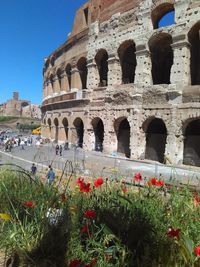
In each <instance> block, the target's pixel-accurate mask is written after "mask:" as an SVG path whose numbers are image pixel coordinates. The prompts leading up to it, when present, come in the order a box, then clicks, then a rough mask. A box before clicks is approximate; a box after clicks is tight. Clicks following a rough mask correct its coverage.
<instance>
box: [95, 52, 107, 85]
mask: <svg viewBox="0 0 200 267" xmlns="http://www.w3.org/2000/svg"><path fill="white" fill-rule="evenodd" d="M95 60H96V63H97V67H98V71H99V86H100V87H102V86H107V85H108V54H107V52H106V50H100V51H99V52H98V53H97V55H96V57H95Z"/></svg>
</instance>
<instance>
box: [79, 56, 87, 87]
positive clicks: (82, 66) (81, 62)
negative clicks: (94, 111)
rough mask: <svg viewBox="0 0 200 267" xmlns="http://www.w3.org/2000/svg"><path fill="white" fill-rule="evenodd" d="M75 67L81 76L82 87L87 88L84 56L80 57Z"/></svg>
mask: <svg viewBox="0 0 200 267" xmlns="http://www.w3.org/2000/svg"><path fill="white" fill-rule="evenodd" d="M77 67H78V70H79V74H80V77H81V83H82V89H86V88H87V61H86V58H84V57H83V58H81V59H80V60H79V61H78V63H77Z"/></svg>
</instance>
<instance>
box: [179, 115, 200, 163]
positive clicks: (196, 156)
mask: <svg viewBox="0 0 200 267" xmlns="http://www.w3.org/2000/svg"><path fill="white" fill-rule="evenodd" d="M184 137H185V139H184V153H183V164H186V165H192V166H200V146H199V144H200V119H198V120H194V121H192V122H190V123H189V124H188V125H187V127H186V129H185V133H184Z"/></svg>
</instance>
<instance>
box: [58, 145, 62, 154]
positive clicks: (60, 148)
mask: <svg viewBox="0 0 200 267" xmlns="http://www.w3.org/2000/svg"><path fill="white" fill-rule="evenodd" d="M59 151H60V156H62V151H63V148H62V146H61V145H60V147H59Z"/></svg>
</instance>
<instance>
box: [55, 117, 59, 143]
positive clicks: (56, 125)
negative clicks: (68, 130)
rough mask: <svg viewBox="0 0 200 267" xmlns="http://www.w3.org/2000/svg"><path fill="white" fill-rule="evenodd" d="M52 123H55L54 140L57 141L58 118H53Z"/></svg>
mask: <svg viewBox="0 0 200 267" xmlns="http://www.w3.org/2000/svg"><path fill="white" fill-rule="evenodd" d="M54 125H55V142H56V143H57V142H58V119H55V120H54Z"/></svg>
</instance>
